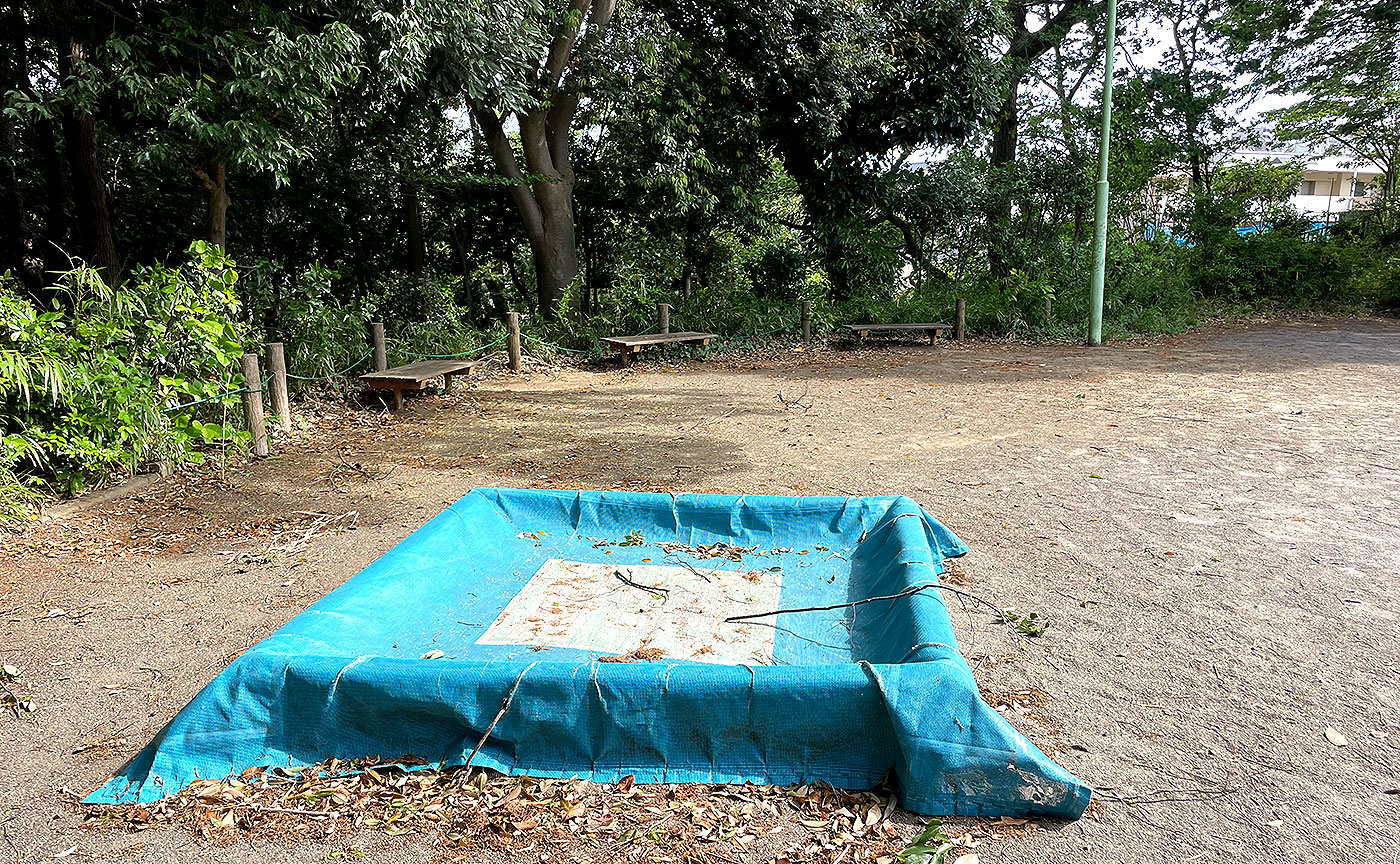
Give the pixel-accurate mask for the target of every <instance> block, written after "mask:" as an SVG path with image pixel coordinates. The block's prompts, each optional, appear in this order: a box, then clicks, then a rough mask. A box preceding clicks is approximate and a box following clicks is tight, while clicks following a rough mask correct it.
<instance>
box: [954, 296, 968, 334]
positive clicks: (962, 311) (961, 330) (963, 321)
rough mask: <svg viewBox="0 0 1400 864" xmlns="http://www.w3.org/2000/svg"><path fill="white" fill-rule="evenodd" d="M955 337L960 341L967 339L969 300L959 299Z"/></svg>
mask: <svg viewBox="0 0 1400 864" xmlns="http://www.w3.org/2000/svg"><path fill="white" fill-rule="evenodd" d="M953 338H954V339H956V340H958V341H959V342H966V341H967V301H966V300H963V299H961V298H959V299H958V317H957V320H955V321H954V322H953Z"/></svg>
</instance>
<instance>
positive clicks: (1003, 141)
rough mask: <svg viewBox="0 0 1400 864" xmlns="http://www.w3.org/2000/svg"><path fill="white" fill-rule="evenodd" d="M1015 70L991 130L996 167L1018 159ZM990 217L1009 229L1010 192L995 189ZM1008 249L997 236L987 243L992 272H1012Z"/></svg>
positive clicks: (993, 222)
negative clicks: (1004, 192)
mask: <svg viewBox="0 0 1400 864" xmlns="http://www.w3.org/2000/svg"><path fill="white" fill-rule="evenodd" d="M1013 74H1015V77H1013V78H1012V79H1011V81H1010V83H1009V84H1008V85H1007V93H1006V98H1005V99H1003V100H1002V103H1001V107H1000V108H998V109H997V113H996V127H995V129H994V130H993V132H992V156H991V163H992V167H993V168H1004V167H1006V166H1008V165H1012V164H1015V162H1016V144H1017V140H1018V137H1019V134H1020V124H1021V106H1020V98H1021V78H1020V74H1019V73H1013ZM987 221H988V222H989V223H990V224H991V225H992V226H993V227H996V228H998V229H1000V231H998V232H996V233H997V234H1005V233H1006V231H1007V229H1008V228H1009V227H1010V224H1011V198H1010V196H1008V195H1005V194H1002V193H999V192H993V193H992V196H991V198H990V200H989V205H988V208H987ZM1006 251H1007V250H1006V249H1005V248H1003V246H1002V245H1001V242H1000V240H998V239H993V240H992V242H990V243H989V244H988V245H987V267H988V269H989V270H991V272H992V275H993V276H996V277H998V278H1001V277H1005V276H1008V275H1010V273H1011V264H1010V261H1009V258H1008V256H1007V254H1006Z"/></svg>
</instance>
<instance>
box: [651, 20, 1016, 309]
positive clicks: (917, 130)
mask: <svg viewBox="0 0 1400 864" xmlns="http://www.w3.org/2000/svg"><path fill="white" fill-rule="evenodd" d="M652 5H653V6H654V7H655V8H656V9H658V11H660V12H661V13H662V14H663V15H664V16H665V18H666V20H667V21H668V22H669V23H670V24H671V26H672V27H673V28H674V29H675V30H676V32H677V33H678V34H679V35H680V36H681V37H682V38H684V39H685V40H686V41H687V42H688V43H689V45H690V47H691V52H692V57H693V58H694V59H693V62H692V64H691V66H690V67H689V72H690V74H692V75H694V76H695V77H696V78H698V79H701V80H704V81H706V82H707V85H706V88H705V92H706V95H707V97H708V98H709V99H710V101H711V102H719V101H732V102H733V103H735V104H737V105H740V106H743V108H744V109H745V110H744V114H745V116H746V118H747V119H746V121H745V122H743V123H741V124H739V125H738V127H737V128H738V130H739V131H741V132H748V131H751V132H752V134H755V135H756V136H757V138H758V140H759V141H761V142H762V143H763V144H764V145H765V146H767V147H770V148H772V150H773V152H775V153H776V154H777V155H778V157H779V158H780V159H781V160H782V162H783V166H784V168H785V169H786V170H787V172H788V174H790V175H791V176H792V177H793V179H794V180H795V181H796V182H797V185H798V188H799V189H800V190H801V192H802V197H803V201H804V203H805V205H806V206H805V210H806V216H807V218H808V222H809V228H810V229H811V230H812V232H813V233H814V234H815V235H816V240H817V244H818V245H819V247H820V248H821V249H822V250H823V258H824V261H825V264H826V269H827V272H828V274H829V275H830V277H831V282H832V287H833V291H834V293H835V295H836V296H837V297H838V298H844V297H846V296H848V295H850V294H851V293H852V291H853V290H855V289H856V288H858V287H861V286H860V281H859V262H860V260H861V259H860V256H861V250H860V248H859V246H858V244H855V245H853V243H852V242H851V241H852V237H853V231H854V230H855V229H857V228H859V227H861V226H868V225H869V224H870V221H869V220H870V219H871V218H872V216H873V217H874V218H875V219H877V220H881V221H884V220H887V219H888V218H889V211H888V208H886V207H884V206H882V202H881V195H882V194H883V189H882V186H881V182H882V179H883V178H885V176H886V175H887V174H888V172H889V171H890V169H891V168H893V167H897V165H898V164H899V163H901V162H902V161H903V160H904V159H906V158H907V157H908V154H909V153H910V152H912V151H913V150H916V149H920V148H925V147H937V146H943V145H948V144H954V143H957V142H959V141H961V140H963V139H964V138H966V137H967V136H968V135H969V134H971V133H972V132H973V131H974V130H975V129H977V128H978V125H979V124H980V123H981V121H982V119H983V118H984V117H985V115H986V113H987V111H988V109H989V108H990V107H991V105H992V104H993V103H994V101H995V99H996V97H997V83H998V79H997V74H996V72H995V70H994V69H993V68H992V62H991V60H990V59H989V58H990V56H991V46H992V40H993V39H994V37H995V36H996V34H997V33H998V32H999V30H1000V28H1001V25H1002V18H1001V15H1000V12H999V9H998V7H997V6H996V5H995V4H992V3H986V2H980V0H954V2H928V0H896V2H892V3H886V4H880V5H864V4H860V5H853V4H849V3H844V2H839V0H707V2H689V0H653V3H652Z"/></svg>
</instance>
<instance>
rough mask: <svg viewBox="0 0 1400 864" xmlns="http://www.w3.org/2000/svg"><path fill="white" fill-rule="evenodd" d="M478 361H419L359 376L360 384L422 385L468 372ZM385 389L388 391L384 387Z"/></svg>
mask: <svg viewBox="0 0 1400 864" xmlns="http://www.w3.org/2000/svg"><path fill="white" fill-rule="evenodd" d="M480 362H481V361H479V360H420V361H419V362H417V363H409V364H407V365H406V366H395V367H394V368H393V369H385V370H384V371H383V372H367V373H365V374H364V375H361V376H360V383H361V384H364V385H366V386H369V387H373V386H375V385H376V384H382V385H388V384H395V383H396V384H410V383H411V384H422V383H423V382H425V381H428V380H429V379H432V378H437V377H439V376H442V375H459V374H462V373H465V372H470V371H471V370H472V367H474V366H476V365H478V364H479V363H480ZM385 389H388V388H387V387H385Z"/></svg>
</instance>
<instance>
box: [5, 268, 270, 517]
mask: <svg viewBox="0 0 1400 864" xmlns="http://www.w3.org/2000/svg"><path fill="white" fill-rule="evenodd" d="M237 278H238V277H237V273H236V272H235V271H234V269H233V266H232V264H231V263H230V262H229V261H228V259H227V258H226V257H225V256H224V254H223V252H222V250H220V249H219V248H218V247H215V246H211V245H209V244H207V243H203V242H197V243H195V244H193V245H192V246H191V247H190V250H189V260H188V261H187V262H186V263H184V264H182V265H179V266H176V267H170V266H166V265H163V264H160V265H153V266H150V267H144V268H141V269H140V270H138V271H137V272H136V273H135V274H134V275H133V277H132V279H131V281H130V282H129V283H128V284H127V285H126V286H124V287H122V288H117V289H113V288H110V287H108V286H107V285H105V284H103V282H102V280H101V279H100V278H98V277H97V275H96V274H95V273H94V272H93V271H92V270H90V269H87V268H84V267H79V268H77V269H74V270H73V271H71V272H69V273H67V274H64V276H63V277H62V278H61V279H60V280H59V282H58V285H57V291H56V292H55V298H56V299H55V300H54V301H53V305H52V306H51V307H40V306H38V305H36V304H35V303H34V302H33V301H31V300H29V299H26V298H24V297H21V296H20V295H19V294H18V293H16V288H15V285H14V283H13V282H12V281H10V280H8V279H4V280H0V328H3V329H0V423H3V435H0V468H3V469H4V472H5V476H7V477H14V476H21V475H22V476H24V477H27V478H30V479H29V481H28V482H29V483H30V484H31V485H33V486H35V487H39V488H46V489H51V490H53V491H58V492H62V493H69V494H71V493H73V492H76V491H78V490H80V489H82V488H84V487H86V486H88V485H91V484H92V483H94V482H99V481H101V480H102V479H104V478H106V477H108V476H110V475H112V474H113V473H119V472H123V471H132V470H137V469H139V468H140V467H142V466H145V465H149V464H151V463H154V462H157V461H166V460H168V461H174V462H179V461H202V460H203V459H204V457H205V453H206V451H207V449H208V448H209V447H211V446H214V445H225V444H229V443H234V444H237V443H239V442H240V441H241V440H242V439H243V438H244V433H241V432H239V431H237V425H236V424H234V423H231V422H229V419H230V417H231V416H233V412H234V411H235V410H236V399H237V397H236V396H223V395H221V394H224V393H226V392H227V391H230V390H236V389H237V388H238V371H237V370H238V363H237V361H238V358H239V356H240V355H241V354H242V353H243V347H242V346H243V334H242V332H241V331H240V328H239V325H238V323H237V321H238V318H237V316H238V310H239V306H238V299H237V295H236V292H235V290H234V286H235V283H236V281H237Z"/></svg>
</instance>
